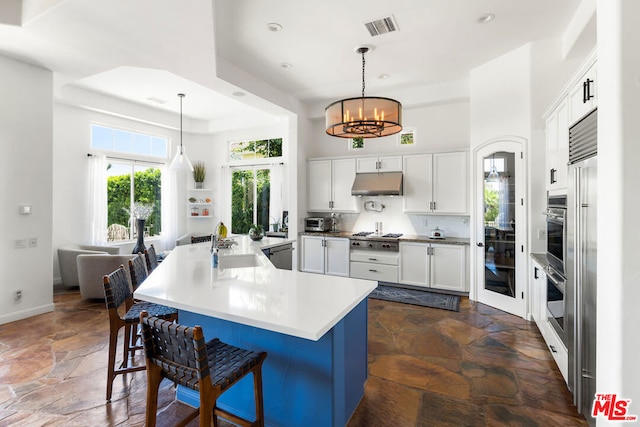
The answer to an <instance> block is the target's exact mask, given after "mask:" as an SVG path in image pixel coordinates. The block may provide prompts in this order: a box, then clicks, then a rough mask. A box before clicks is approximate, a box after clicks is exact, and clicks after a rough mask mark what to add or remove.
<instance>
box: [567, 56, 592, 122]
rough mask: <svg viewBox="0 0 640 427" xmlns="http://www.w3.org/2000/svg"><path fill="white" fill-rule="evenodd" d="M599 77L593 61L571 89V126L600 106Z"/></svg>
mask: <svg viewBox="0 0 640 427" xmlns="http://www.w3.org/2000/svg"><path fill="white" fill-rule="evenodd" d="M597 81H598V77H597V75H596V64H595V63H593V64H592V65H591V66H590V67H589V68H588V69H587V71H586V72H585V73H584V74H583V75H582V77H580V79H579V82H578V83H576V84H575V85H574V86H573V87H572V88H571V89H570V90H569V97H568V99H569V122H568V124H569V125H570V126H571V125H573V124H574V123H575V122H577V121H578V120H580V119H581V118H582V117H584V116H585V115H586V114H587V113H589V112H590V111H591V110H593V109H594V108H596V107H597V106H598V89H597Z"/></svg>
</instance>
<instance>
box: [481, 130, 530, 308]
mask: <svg viewBox="0 0 640 427" xmlns="http://www.w3.org/2000/svg"><path fill="white" fill-rule="evenodd" d="M512 144H513V145H512ZM519 145H520V144H517V143H511V142H500V143H495V144H491V146H489V147H485V148H484V149H481V150H479V151H478V153H477V156H476V162H477V174H476V189H477V196H476V203H477V204H476V206H478V209H477V211H476V212H478V218H476V224H477V230H478V236H477V252H476V255H477V257H478V258H477V260H478V261H479V262H477V263H476V265H477V266H478V271H477V275H476V277H477V278H478V284H479V285H480V286H478V289H479V292H478V300H479V301H480V302H483V303H485V304H488V305H491V306H492V307H495V308H498V309H501V310H504V311H507V312H509V313H512V314H516V315H519V316H524V314H525V303H524V300H525V292H524V291H525V288H526V286H525V276H524V275H523V274H522V272H524V271H525V265H526V260H525V259H524V258H523V256H524V244H523V242H522V240H523V238H524V234H525V233H526V232H521V230H526V227H524V224H523V222H524V219H525V218H524V208H523V206H522V205H523V199H522V194H523V192H522V191H521V190H522V188H523V187H522V185H521V182H522V181H523V179H524V178H523V176H520V174H521V173H522V170H521V169H522V165H523V160H522V158H521V154H520V153H521V152H522V151H521V150H520V149H519V147H518V146H519ZM520 270H522V271H520Z"/></svg>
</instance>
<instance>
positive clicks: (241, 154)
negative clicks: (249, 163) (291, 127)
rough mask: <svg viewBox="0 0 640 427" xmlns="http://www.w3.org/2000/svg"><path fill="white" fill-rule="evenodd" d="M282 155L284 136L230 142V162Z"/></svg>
mask: <svg viewBox="0 0 640 427" xmlns="http://www.w3.org/2000/svg"><path fill="white" fill-rule="evenodd" d="M281 156H282V138H273V139H262V140H258V141H244V142H231V143H229V161H230V162H238V161H242V160H255V159H261V158H267V157H281Z"/></svg>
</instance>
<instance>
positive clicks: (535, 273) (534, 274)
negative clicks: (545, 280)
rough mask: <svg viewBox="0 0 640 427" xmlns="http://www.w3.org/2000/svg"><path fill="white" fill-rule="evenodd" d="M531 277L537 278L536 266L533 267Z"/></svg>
mask: <svg viewBox="0 0 640 427" xmlns="http://www.w3.org/2000/svg"><path fill="white" fill-rule="evenodd" d="M533 278H534V279H538V267H533Z"/></svg>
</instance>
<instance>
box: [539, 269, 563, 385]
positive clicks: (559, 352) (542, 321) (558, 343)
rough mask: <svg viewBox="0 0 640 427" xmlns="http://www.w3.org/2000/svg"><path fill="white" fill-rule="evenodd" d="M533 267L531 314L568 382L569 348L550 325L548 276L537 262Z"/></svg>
mask: <svg viewBox="0 0 640 427" xmlns="http://www.w3.org/2000/svg"><path fill="white" fill-rule="evenodd" d="M531 265H532V267H531V277H530V280H531V298H532V300H533V301H532V304H531V312H532V315H533V317H534V320H535V322H536V325H537V326H538V330H540V334H541V335H542V338H544V341H545V343H546V344H547V347H548V348H549V351H550V352H551V355H552V356H553V359H554V361H555V362H556V365H557V366H558V369H559V370H560V373H562V376H563V377H564V381H565V382H567V378H568V377H567V375H568V372H569V354H568V352H567V347H566V346H565V345H564V343H563V342H562V340H561V339H560V337H559V336H558V334H557V333H556V331H555V329H554V328H553V326H551V324H550V323H549V320H548V315H547V275H546V273H545V270H544V268H542V266H540V265H539V264H538V263H536V262H535V261H534V262H533V263H532V264H531Z"/></svg>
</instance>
